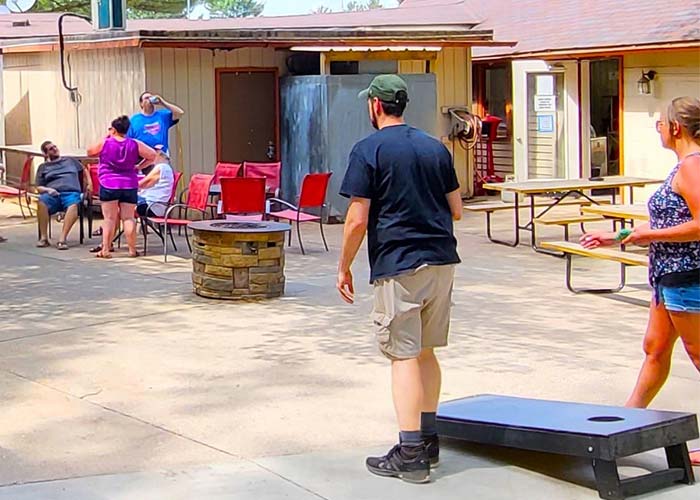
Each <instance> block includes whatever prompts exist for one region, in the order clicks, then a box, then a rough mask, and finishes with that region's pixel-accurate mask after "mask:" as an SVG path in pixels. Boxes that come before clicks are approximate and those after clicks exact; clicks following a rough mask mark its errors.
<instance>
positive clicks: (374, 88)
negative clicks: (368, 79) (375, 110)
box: [357, 75, 408, 102]
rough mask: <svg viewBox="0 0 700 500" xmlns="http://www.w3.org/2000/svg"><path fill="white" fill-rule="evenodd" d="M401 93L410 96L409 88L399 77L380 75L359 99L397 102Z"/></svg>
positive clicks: (361, 93) (360, 94)
mask: <svg viewBox="0 0 700 500" xmlns="http://www.w3.org/2000/svg"><path fill="white" fill-rule="evenodd" d="M401 91H403V92H405V93H406V95H407V96H408V86H407V85H406V82H405V81H404V80H403V78H401V77H400V76H399V75H379V76H377V77H376V78H375V79H374V80H372V83H370V85H369V87H368V88H366V89H365V90H363V91H362V92H360V93H359V94H358V95H357V97H358V98H359V99H363V100H365V101H366V100H367V99H374V98H375V97H376V98H377V99H379V100H380V101H384V102H395V101H396V95H397V94H398V93H399V92H401Z"/></svg>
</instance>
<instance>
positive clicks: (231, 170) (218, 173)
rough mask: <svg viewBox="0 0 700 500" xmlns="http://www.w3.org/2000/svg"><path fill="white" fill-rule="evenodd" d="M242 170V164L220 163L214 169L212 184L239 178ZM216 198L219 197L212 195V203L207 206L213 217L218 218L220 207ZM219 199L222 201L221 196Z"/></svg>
mask: <svg viewBox="0 0 700 500" xmlns="http://www.w3.org/2000/svg"><path fill="white" fill-rule="evenodd" d="M242 168H243V164H241V163H224V162H219V163H217V164H216V168H215V169H214V178H213V179H212V181H211V183H212V184H221V179H222V178H224V177H238V176H239V175H240V173H241V170H242ZM216 196H217V195H212V199H211V201H210V202H209V203H208V204H207V207H208V208H209V209H210V210H211V216H212V217H215V216H216V209H217V208H218V206H219V204H218V203H217V201H215V197H216ZM219 199H221V197H220V196H219Z"/></svg>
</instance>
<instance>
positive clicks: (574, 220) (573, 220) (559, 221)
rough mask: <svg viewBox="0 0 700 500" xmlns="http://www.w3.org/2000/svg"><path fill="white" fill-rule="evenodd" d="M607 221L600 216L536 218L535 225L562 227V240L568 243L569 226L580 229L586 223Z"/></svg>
mask: <svg viewBox="0 0 700 500" xmlns="http://www.w3.org/2000/svg"><path fill="white" fill-rule="evenodd" d="M605 220H607V219H606V218H605V217H603V216H601V215H593V214H583V215H564V216H560V217H552V216H548V217H547V216H545V217H537V218H536V219H535V224H541V225H543V226H562V228H564V240H566V241H569V225H570V224H581V229H582V230H584V229H583V225H584V224H585V223H586V222H601V221H605Z"/></svg>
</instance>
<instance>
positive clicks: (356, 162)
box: [340, 146, 374, 199]
mask: <svg viewBox="0 0 700 500" xmlns="http://www.w3.org/2000/svg"><path fill="white" fill-rule="evenodd" d="M340 195H341V196H344V197H345V198H352V197H357V198H367V199H371V198H372V197H373V196H374V170H373V169H372V166H371V165H370V164H369V163H367V160H366V159H365V155H364V154H363V153H362V150H361V148H360V147H358V146H355V147H354V148H353V150H352V152H351V153H350V160H349V162H348V170H347V172H345V178H344V179H343V184H342V185H341V186H340Z"/></svg>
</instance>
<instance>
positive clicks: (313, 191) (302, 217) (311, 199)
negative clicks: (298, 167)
mask: <svg viewBox="0 0 700 500" xmlns="http://www.w3.org/2000/svg"><path fill="white" fill-rule="evenodd" d="M331 175H333V173H332V172H328V173H325V174H308V175H306V176H305V177H304V180H303V182H302V183H301V194H300V195H299V206H294V205H292V204H291V203H288V202H286V201H284V200H279V199H277V198H273V199H272V200H271V201H272V202H275V203H279V204H281V205H284V206H286V207H288V208H287V209H286V210H280V211H278V212H270V213H269V215H270V217H273V218H275V219H284V220H288V221H290V222H296V223H297V236H298V237H299V246H300V247H301V253H302V254H304V255H306V252H305V251H304V243H303V242H302V241H301V229H300V228H299V224H300V223H301V222H318V223H319V225H320V227H321V238H322V239H323V246H324V247H326V252H327V251H328V244H327V243H326V235H325V234H324V233H323V209H324V208H325V207H326V192H327V191H328V182H329V181H330V178H331ZM309 208H317V209H319V215H315V214H311V213H308V212H306V211H304V209H309ZM289 244H290V245H291V244H292V233H291V232H290V233H289Z"/></svg>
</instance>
